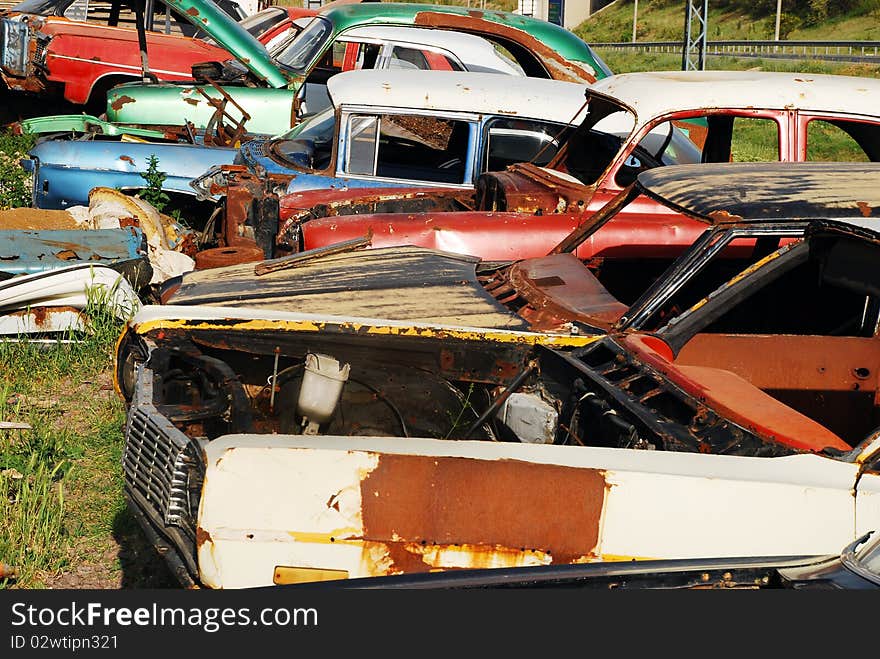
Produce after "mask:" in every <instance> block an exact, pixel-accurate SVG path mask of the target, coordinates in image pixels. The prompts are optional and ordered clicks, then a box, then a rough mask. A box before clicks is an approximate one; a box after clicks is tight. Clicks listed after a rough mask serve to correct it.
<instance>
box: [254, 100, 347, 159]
mask: <svg viewBox="0 0 880 659" xmlns="http://www.w3.org/2000/svg"><path fill="white" fill-rule="evenodd" d="M322 115H329V116H328V117H323V116H322ZM329 119H332V126H333V135H332V137H331V138H330V158H329V163H328V165H327V166H326V167H323V168H315V167H303V166H302V165H300V164H299V163H295V162H293V161H291V160H288V159H287V158H285V157H284V156H283V155H281V153H279V151H278V147H279V145H281V144H282V143H283V142H290V141H295V140H297V139H300V138H301V137H302V132H303V130H304V129H307V128H308V127H309V126H319V125H321V124H322V123H323V122H325V121H328V120H329ZM338 143H339V111H338V110H337V109H336V108H335V107H333V106H332V105H331V106H329V107H327V108H325V109H324V110H321V111H320V112H317V113H315V114H313V115H311V116H309V117H306V118H305V119H304V120H303V121H302V122H300V123H298V124H297V125H296V126H294V127H293V128H291V129H290V130H289V131H287V132H286V133H284V134H283V135H279V136H278V137H275V138H273V139H271V140H270V141H269V144H268V145H267V146H268V148H267V153H268V154H269V157H270V158H272V160H274V161H275V162H278V163H279V164H282V165H284V166H285V167H291V168H292V169H296V170H299V171H309V172H323V171H327V170H329V169H332V168H333V165H334V164H335V162H336V147H337V144H338Z"/></svg>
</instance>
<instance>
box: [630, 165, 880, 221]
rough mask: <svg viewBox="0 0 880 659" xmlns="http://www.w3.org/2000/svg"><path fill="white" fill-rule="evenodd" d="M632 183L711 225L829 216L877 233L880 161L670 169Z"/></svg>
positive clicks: (651, 172)
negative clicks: (873, 229) (870, 228)
mask: <svg viewBox="0 0 880 659" xmlns="http://www.w3.org/2000/svg"><path fill="white" fill-rule="evenodd" d="M636 185H637V187H638V188H639V190H640V191H641V192H643V193H644V194H646V195H648V196H649V197H652V198H654V199H656V200H657V201H659V202H660V203H661V204H663V205H664V206H668V207H670V208H674V209H676V210H679V211H681V212H683V213H685V214H687V215H689V216H691V217H695V218H697V219H700V220H702V221H705V222H709V223H712V224H729V223H741V222H778V221H799V222H802V221H810V220H819V219H822V220H824V219H830V218H833V219H834V220H837V221H844V222H851V223H853V224H854V225H859V226H862V225H864V226H866V227H871V226H874V227H876V229H880V163H840V162H834V163H832V162H785V163H778V162H773V163H755V162H743V163H722V164H700V165H670V166H666V167H657V168H654V169H650V170H647V171H644V172H642V173H641V174H639V176H638V180H637V184H636ZM872 218H877V219H872Z"/></svg>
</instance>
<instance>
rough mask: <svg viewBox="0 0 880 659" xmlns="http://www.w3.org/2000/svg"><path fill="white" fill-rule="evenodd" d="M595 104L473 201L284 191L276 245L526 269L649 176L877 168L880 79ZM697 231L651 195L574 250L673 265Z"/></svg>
mask: <svg viewBox="0 0 880 659" xmlns="http://www.w3.org/2000/svg"><path fill="white" fill-rule="evenodd" d="M586 94H587V99H588V102H589V106H590V111H589V113H588V115H587V118H586V119H585V120H584V122H583V124H582V125H581V126H580V127H579V128H578V130H577V131H575V134H574V135H573V137H572V138H571V140H570V141H569V143H568V144H567V145H566V146H564V147H562V148H561V149H560V150H559V152H558V154H557V156H556V157H554V159H553V160H552V161H551V162H550V163H548V165H547V166H546V167H537V166H535V165H533V164H529V163H523V164H517V165H513V166H511V167H509V168H508V169H507V171H503V172H491V173H487V174H483V175H482V176H481V177H480V179H479V180H478V181H477V186H476V192H475V194H474V195H470V194H466V193H463V192H462V190H461V189H450V190H442V189H438V188H429V189H422V190H416V189H413V188H408V189H399V190H395V189H390V188H389V189H384V190H380V189H371V190H370V191H369V192H366V193H365V192H363V191H360V190H356V189H354V188H352V189H348V190H334V191H332V192H329V193H328V191H326V190H315V191H305V192H297V193H294V194H288V195H280V198H279V200H278V202H276V203H278V204H279V206H280V223H279V230H278V237H277V240H276V243H277V245H278V246H292V247H293V249H294V251H296V250H307V249H312V248H317V247H321V246H324V245H328V244H332V243H336V242H341V241H344V240H350V239H354V238H361V237H363V236H365V235H367V234H368V233H369V234H370V235H371V246H372V247H374V248H376V247H386V246H391V245H407V244H408V245H419V246H423V247H433V248H436V249H442V250H445V251H450V252H459V253H465V254H471V255H474V256H480V257H482V258H483V259H487V260H507V259H522V258H529V257H536V256H541V255H544V254H547V253H548V252H549V251H550V250H551V249H552V248H553V247H554V246H555V245H556V244H557V243H558V242H559V241H561V240H562V239H563V238H564V237H565V236H566V235H567V234H568V233H569V232H571V231H572V230H573V229H574V228H575V227H578V226H580V225H582V224H584V223H586V222H587V221H588V220H589V218H590V217H591V216H592V215H593V214H594V213H595V212H596V211H597V210H598V209H599V208H602V207H603V205H604V204H606V203H607V202H609V201H610V200H611V199H613V198H614V197H615V196H616V195H618V194H619V193H620V192H621V191H622V190H623V189H624V188H625V187H627V186H628V185H629V184H631V183H632V181H633V180H635V176H636V175H637V174H638V173H639V172H640V171H642V170H645V169H650V168H652V167H662V166H664V165H669V164H674V163H678V164H687V163H721V162H729V161H734V162H735V161H766V162H775V161H782V162H798V161H810V160H830V161H842V160H847V159H855V160H861V161H880V116H878V115H877V107H878V105H877V103H880V82H878V81H876V80H871V79H867V78H855V77H849V76H829V75H809V76H805V75H804V74H800V73H796V74H788V73H767V72H755V71H740V72H737V71H697V72H681V71H678V72H659V73H631V74H623V75H616V76H613V77H609V78H606V79H604V80H600V81H598V82H596V83H595V84H593V85H591V86H590V87H589V88H587V91H586ZM626 117H629V119H628V122H629V123H628V125H627V124H626ZM612 123H613V124H614V128H613V129H612V128H611V126H610V124H612ZM624 125H626V126H627V128H626V131H627V132H625V133H621V130H620V129H621V127H622V126H624ZM627 133H628V135H627ZM693 194H700V191H699V190H694V191H693ZM450 211H452V212H450ZM455 211H458V212H455ZM701 230H702V228H701V227H700V226H699V225H698V224H697V223H695V222H694V221H693V220H691V219H690V218H688V217H686V216H684V215H682V214H680V213H678V212H676V211H675V209H673V208H669V207H666V206H663V205H662V204H659V203H657V202H656V201H655V200H654V199H651V198H650V197H648V196H644V195H643V196H640V197H639V198H638V199H636V200H635V201H633V202H632V203H630V204H629V205H628V206H627V207H626V209H624V210H623V211H622V212H621V213H618V214H617V215H616V216H615V217H614V220H613V221H611V222H610V223H609V225H608V227H607V228H606V230H604V231H601V232H597V233H596V234H595V235H593V236H592V237H591V238H590V239H589V240H587V241H584V242H583V243H582V244H580V246H579V247H578V248H577V252H576V253H577V255H578V257H580V258H581V259H591V258H592V259H596V260H597V261H596V265H598V264H599V263H600V262H601V260H608V259H616V260H618V261H619V260H622V259H627V260H630V261H633V260H635V261H637V262H638V263H639V265H640V266H641V267H643V266H645V264H646V261H647V260H648V259H655V260H658V261H663V262H668V259H670V258H672V257H673V256H675V255H676V254H678V253H679V252H681V250H682V249H684V248H685V247H686V246H688V245H690V244H691V243H692V242H693V240H694V239H695V238H696V237H697V235H698V234H699V233H700V232H701ZM279 255H283V252H281V253H280V254H279Z"/></svg>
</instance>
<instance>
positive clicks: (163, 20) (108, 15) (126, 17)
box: [64, 0, 204, 36]
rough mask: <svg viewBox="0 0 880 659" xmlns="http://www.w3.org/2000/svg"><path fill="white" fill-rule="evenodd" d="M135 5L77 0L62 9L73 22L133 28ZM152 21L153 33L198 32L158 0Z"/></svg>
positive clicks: (108, 0) (190, 33)
mask: <svg viewBox="0 0 880 659" xmlns="http://www.w3.org/2000/svg"><path fill="white" fill-rule="evenodd" d="M134 7H135V5H134V3H133V2H120V1H119V0H114V1H110V0H76V2H74V3H72V4H71V5H70V6H69V7H67V9H65V10H64V16H65V17H66V18H69V19H71V20H75V21H87V22H89V23H96V24H99V25H108V26H110V27H127V28H132V29H134V28H135V27H136V22H135V10H134ZM152 20H153V31H155V32H164V33H166V34H177V35H186V36H192V35H194V34H196V33H197V32H201V30H199V29H198V28H196V27H195V26H194V25H192V24H191V23H189V22H188V21H185V20H183V19H181V18H179V17H178V16H177V15H176V14H175V13H174V11H172V10H171V9H170V8H168V7H167V6H166V5H164V4H162V3H161V2H156V3H155V5H154V8H153V16H152ZM201 33H202V34H204V33H203V32H201Z"/></svg>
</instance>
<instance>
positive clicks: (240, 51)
mask: <svg viewBox="0 0 880 659" xmlns="http://www.w3.org/2000/svg"><path fill="white" fill-rule="evenodd" d="M167 4H168V5H170V6H171V7H174V8H175V9H177V10H178V11H179V12H180V15H181V16H183V17H184V18H186V20H188V21H189V22H190V23H192V24H193V25H195V26H196V27H197V28H199V29H201V30H204V31H205V32H207V33H208V34H209V35H210V36H211V37H212V38H213V39H214V41H215V42H217V44H218V45H219V46H220V47H222V48H225V49H226V50H228V51H229V52H230V53H232V54H233V55H235V57H236V58H237V59H238V60H239V61H240V62H241V63H242V64H244V65H245V66H246V67H247V68H248V70H249V71H250V72H251V73H253V74H254V75H255V76H257V77H258V78H259V79H260V80H265V81H266V83H267V84H268V85H269V86H271V87H285V86H287V83H288V79H287V77H286V76H285V75H284V74H283V73H282V72H281V70H280V69H279V68H278V67H277V66H276V65H275V63H274V62H273V61H272V58H271V57H270V56H269V53H268V51H267V50H266V48H265V47H264V46H263V44H261V43H260V42H259V41H257V40H256V39H255V38H254V37H253V36H251V34H249V33H248V31H247V30H245V29H244V28H243V27H241V25H239V24H238V23H236V22H235V21H234V20H233V19H232V18H231V17H230V16H229V15H227V14H226V13H225V12H224V11H223V10H222V9H220V8H219V7H218V6H217V5H215V4H214V3H213V2H211V1H210V0H167Z"/></svg>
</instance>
